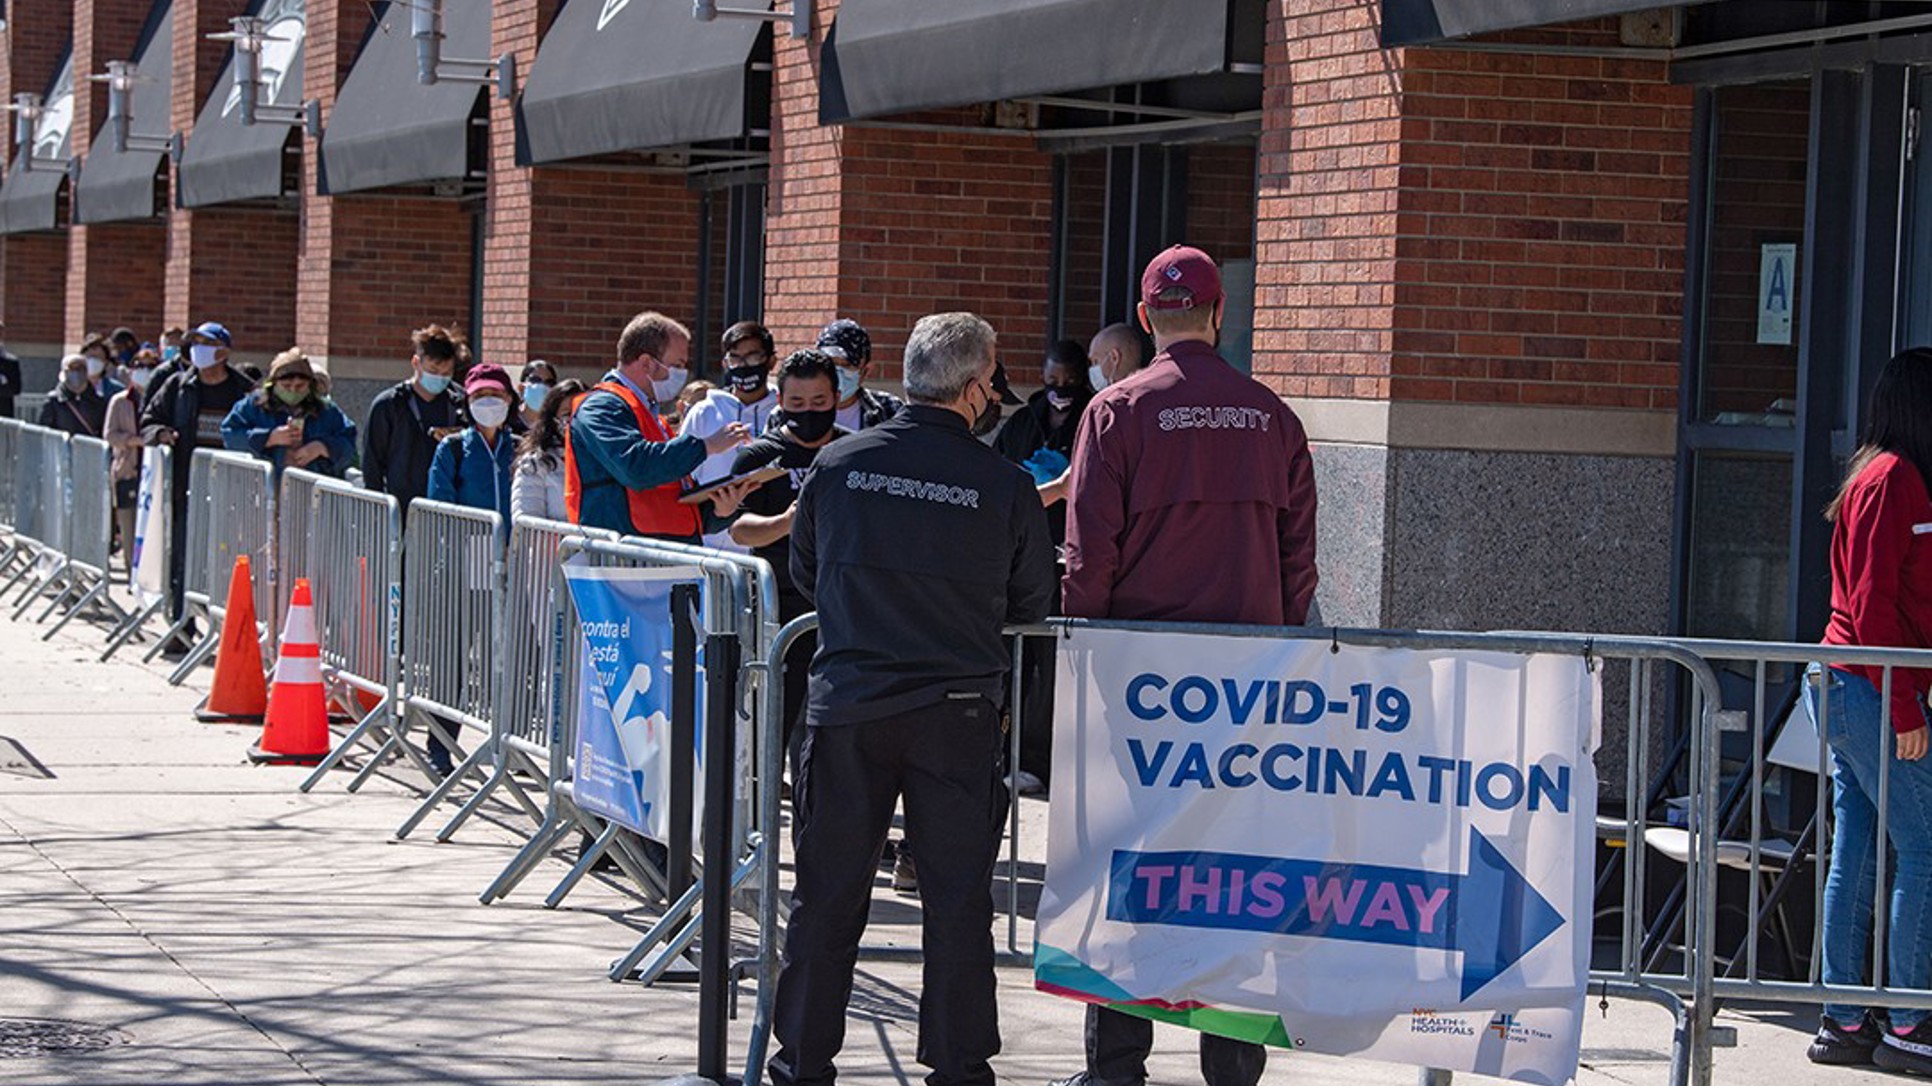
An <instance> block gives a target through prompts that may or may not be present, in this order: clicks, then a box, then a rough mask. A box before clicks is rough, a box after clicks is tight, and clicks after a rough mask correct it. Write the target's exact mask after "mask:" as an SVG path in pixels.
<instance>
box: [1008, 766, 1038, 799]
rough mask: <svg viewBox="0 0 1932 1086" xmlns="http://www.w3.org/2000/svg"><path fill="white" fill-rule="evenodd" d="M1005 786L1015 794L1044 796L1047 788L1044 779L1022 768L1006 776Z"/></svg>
mask: <svg viewBox="0 0 1932 1086" xmlns="http://www.w3.org/2000/svg"><path fill="white" fill-rule="evenodd" d="M1006 788H1007V791H1009V792H1012V793H1013V794H1014V795H1016V796H1044V795H1046V790H1047V789H1046V782H1045V781H1043V780H1041V779H1040V778H1039V777H1038V776H1037V775H1035V774H1032V773H1028V772H1027V771H1026V770H1024V769H1022V770H1019V771H1017V772H1015V773H1013V774H1011V775H1009V776H1008V777H1007V778H1006Z"/></svg>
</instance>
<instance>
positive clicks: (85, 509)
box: [41, 437, 131, 640]
mask: <svg viewBox="0 0 1932 1086" xmlns="http://www.w3.org/2000/svg"><path fill="white" fill-rule="evenodd" d="M112 454H113V450H112V449H110V448H109V447H108V444H107V442H105V441H102V440H100V439H99V438H92V437H75V438H70V439H69V440H68V472H69V480H70V485H69V487H68V520H67V538H68V546H67V577H66V581H67V583H66V585H65V587H64V588H63V589H62V590H61V596H60V597H59V599H58V600H57V601H56V603H57V604H61V603H64V604H66V605H67V611H66V613H65V614H63V615H62V616H61V618H60V621H59V622H56V623H54V625H53V626H51V627H49V628H48V630H47V632H46V633H44V634H42V635H41V638H42V640H46V639H48V638H51V637H53V636H54V634H56V633H58V632H60V630H61V628H62V627H64V626H66V625H67V623H68V622H70V621H71V620H72V619H73V618H74V617H75V616H76V615H79V614H82V613H84V612H86V611H88V610H89V609H90V608H92V609H94V610H96V611H97V612H98V613H99V614H100V615H101V617H103V618H104V619H106V620H107V621H109V622H111V623H113V624H114V625H115V626H116V627H118V626H119V624H120V623H121V622H123V621H125V620H126V619H127V617H128V615H127V612H126V611H125V610H123V609H122V608H121V606H120V604H119V603H117V602H115V600H114V597H113V594H112V593H111V592H110V587H111V576H110V572H109V569H108V564H109V561H110V559H111V556H112V554H113V550H114V464H113V459H112ZM129 545H131V541H123V546H129Z"/></svg>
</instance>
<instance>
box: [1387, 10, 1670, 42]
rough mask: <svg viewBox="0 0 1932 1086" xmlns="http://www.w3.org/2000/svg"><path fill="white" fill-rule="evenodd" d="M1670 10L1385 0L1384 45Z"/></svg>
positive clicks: (1433, 40)
mask: <svg viewBox="0 0 1932 1086" xmlns="http://www.w3.org/2000/svg"><path fill="white" fill-rule="evenodd" d="M1670 6H1672V5H1670V4H1667V3H1661V2H1660V0H1382V44H1383V45H1384V46H1386V47H1388V48H1391V49H1393V48H1395V47H1396V46H1398V45H1424V44H1427V43H1429V42H1435V41H1444V40H1446V39H1449V38H1462V37H1467V36H1469V35H1471V34H1487V33H1489V32H1490V31H1493V30H1515V29H1519V28H1521V27H1526V26H1553V25H1555V24H1557V23H1573V22H1576V21H1577V20H1579V19H1595V18H1599V17H1601V16H1604V15H1622V14H1625V13H1627V12H1632V11H1645V10H1648V9H1650V8H1656V7H1670Z"/></svg>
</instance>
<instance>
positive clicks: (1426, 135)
mask: <svg viewBox="0 0 1932 1086" xmlns="http://www.w3.org/2000/svg"><path fill="white" fill-rule="evenodd" d="M1287 7H1288V5H1286V4H1285V3H1276V4H1271V5H1270V17H1269V23H1268V27H1269V29H1268V49H1269V69H1268V77H1267V78H1268V91H1267V106H1266V118H1265V121H1264V125H1265V132H1264V134H1263V136H1262V144H1261V152H1262V154H1261V186H1260V200H1259V210H1258V219H1259V222H1258V226H1257V229H1258V231H1259V234H1260V258H1261V262H1262V266H1261V268H1260V271H1259V274H1258V287H1257V291H1256V294H1257V310H1258V311H1257V314H1256V333H1255V346H1256V352H1255V369H1256V372H1257V375H1260V376H1262V378H1263V380H1265V381H1267V382H1268V383H1269V384H1271V385H1272V386H1273V387H1274V388H1276V389H1277V390H1278V391H1280V392H1282V393H1283V394H1285V395H1290V396H1303V397H1340V398H1356V399H1379V398H1391V397H1392V398H1395V399H1404V400H1452V401H1458V402H1474V403H1521V404H1541V405H1564V406H1593V407H1627V408H1644V409H1653V410H1670V409H1673V408H1674V407H1675V406H1676V395H1677V356H1678V346H1679V345H1678V335H1679V329H1680V319H1681V305H1682V291H1683V251H1684V221H1685V215H1686V201H1687V198H1688V188H1689V182H1688V177H1689V169H1690V160H1689V152H1690V146H1689V143H1690V141H1689V127H1690V102H1691V92H1690V90H1689V89H1688V88H1685V87H1677V86H1672V85H1670V84H1669V83H1668V82H1667V81H1666V73H1665V70H1664V67H1663V66H1662V65H1661V64H1655V63H1639V62H1633V61H1624V60H1606V59H1599V58H1596V57H1582V56H1552V55H1535V54H1532V53H1523V54H1499V53H1476V52H1469V51H1458V50H1420V49H1412V50H1408V51H1406V52H1404V51H1399V50H1398V51H1384V50H1382V49H1380V48H1379V47H1378V46H1377V44H1376V41H1375V25H1374V12H1373V10H1372V7H1371V6H1368V5H1358V4H1352V3H1346V2H1343V0H1321V2H1317V3H1313V4H1296V5H1294V13H1293V14H1292V15H1290V14H1288V13H1287V10H1286V9H1287ZM1508 40H1511V41H1518V42H1522V43H1524V44H1535V43H1549V44H1593V45H1603V44H1606V43H1614V40H1615V32H1614V24H1609V23H1604V24H1592V25H1588V26H1585V27H1582V28H1580V29H1555V30H1545V31H1536V32H1532V33H1528V34H1523V35H1517V36H1514V37H1512V38H1510V39H1508Z"/></svg>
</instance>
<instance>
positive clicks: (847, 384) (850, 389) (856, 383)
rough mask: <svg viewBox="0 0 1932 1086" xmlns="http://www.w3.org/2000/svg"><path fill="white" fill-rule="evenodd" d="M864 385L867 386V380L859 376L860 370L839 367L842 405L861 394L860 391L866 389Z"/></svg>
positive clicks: (840, 400)
mask: <svg viewBox="0 0 1932 1086" xmlns="http://www.w3.org/2000/svg"><path fill="white" fill-rule="evenodd" d="M864 385H865V378H864V377H862V376H860V375H859V371H858V370H855V369H852V368H850V367H847V366H840V367H839V402H840V403H844V402H845V401H847V400H849V399H851V398H852V397H854V396H857V395H858V394H859V389H860V388H862V387H864Z"/></svg>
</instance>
